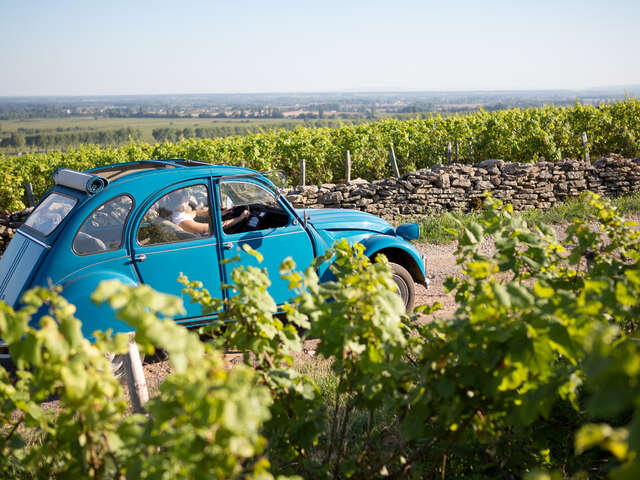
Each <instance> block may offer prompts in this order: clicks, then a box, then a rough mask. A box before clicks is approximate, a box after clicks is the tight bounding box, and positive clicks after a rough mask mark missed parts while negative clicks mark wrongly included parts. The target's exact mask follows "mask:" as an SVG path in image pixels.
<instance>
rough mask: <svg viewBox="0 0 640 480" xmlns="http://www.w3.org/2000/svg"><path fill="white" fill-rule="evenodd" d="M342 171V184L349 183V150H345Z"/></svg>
mask: <svg viewBox="0 0 640 480" xmlns="http://www.w3.org/2000/svg"><path fill="white" fill-rule="evenodd" d="M344 169H345V172H344V183H349V182H351V153H349V150H347V156H346V159H345V165H344Z"/></svg>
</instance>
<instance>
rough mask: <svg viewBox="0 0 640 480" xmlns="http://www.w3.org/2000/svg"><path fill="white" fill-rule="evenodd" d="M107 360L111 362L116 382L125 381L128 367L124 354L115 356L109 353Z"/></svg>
mask: <svg viewBox="0 0 640 480" xmlns="http://www.w3.org/2000/svg"><path fill="white" fill-rule="evenodd" d="M106 356H107V358H108V359H109V361H110V362H111V373H113V376H114V377H115V379H116V380H123V379H124V377H125V375H126V374H127V367H126V366H125V356H126V354H124V353H119V354H117V355H116V354H114V353H107V354H106Z"/></svg>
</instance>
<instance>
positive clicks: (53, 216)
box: [24, 192, 78, 237]
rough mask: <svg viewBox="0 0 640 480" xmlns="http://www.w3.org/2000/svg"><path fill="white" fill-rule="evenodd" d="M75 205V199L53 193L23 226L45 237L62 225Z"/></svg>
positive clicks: (76, 201) (41, 203)
mask: <svg viewBox="0 0 640 480" xmlns="http://www.w3.org/2000/svg"><path fill="white" fill-rule="evenodd" d="M76 203H78V200H77V199H75V198H73V197H68V196H67V195H62V194H60V193H55V192H54V193H52V194H50V195H49V196H48V197H47V198H45V199H44V200H43V201H42V202H40V205H38V207H37V208H36V209H35V210H34V211H33V212H31V215H29V217H28V218H27V221H26V222H24V224H25V225H26V226H27V227H29V228H31V229H33V230H35V231H36V232H38V233H40V234H41V235H44V236H45V237H46V236H47V235H49V234H51V232H53V231H54V230H55V229H56V227H57V226H58V225H60V223H62V220H64V219H65V217H66V216H67V215H68V214H69V212H70V211H71V210H73V207H75V205H76Z"/></svg>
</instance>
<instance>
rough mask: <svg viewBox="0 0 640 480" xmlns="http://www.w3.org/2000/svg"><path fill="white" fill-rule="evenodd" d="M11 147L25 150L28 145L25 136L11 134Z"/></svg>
mask: <svg viewBox="0 0 640 480" xmlns="http://www.w3.org/2000/svg"><path fill="white" fill-rule="evenodd" d="M9 145H10V146H12V147H15V148H16V150H17V149H19V148H23V147H24V146H25V145H26V140H25V137H24V134H22V133H16V132H11V136H10V137H9Z"/></svg>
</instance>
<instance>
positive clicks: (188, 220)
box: [136, 185, 213, 246]
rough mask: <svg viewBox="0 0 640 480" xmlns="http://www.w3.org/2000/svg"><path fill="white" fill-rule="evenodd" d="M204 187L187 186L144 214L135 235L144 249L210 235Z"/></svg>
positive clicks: (175, 191) (209, 216) (170, 194)
mask: <svg viewBox="0 0 640 480" xmlns="http://www.w3.org/2000/svg"><path fill="white" fill-rule="evenodd" d="M212 233H213V231H212V221H211V212H209V194H208V189H207V186H206V185H190V186H188V187H182V188H178V189H176V190H172V191H171V192H169V193H167V194H166V195H164V196H163V197H161V198H160V199H159V200H158V201H157V202H155V203H154V204H153V205H151V207H149V209H148V210H147V211H146V212H145V214H144V215H143V217H142V220H141V222H140V225H139V226H138V231H137V232H136V240H137V242H138V244H140V245H143V246H149V245H160V244H163V243H173V242H182V241H185V240H193V239H196V238H204V237H210V236H211V235H212Z"/></svg>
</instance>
